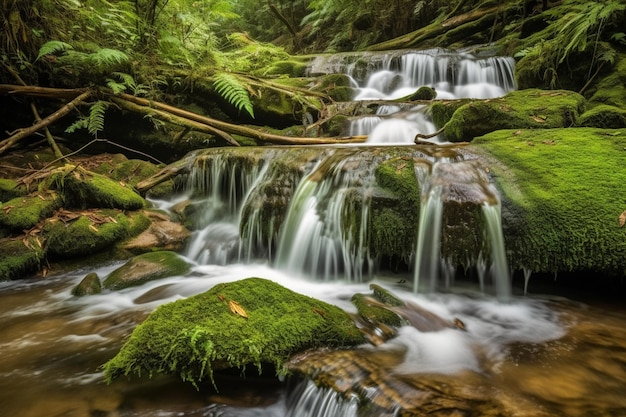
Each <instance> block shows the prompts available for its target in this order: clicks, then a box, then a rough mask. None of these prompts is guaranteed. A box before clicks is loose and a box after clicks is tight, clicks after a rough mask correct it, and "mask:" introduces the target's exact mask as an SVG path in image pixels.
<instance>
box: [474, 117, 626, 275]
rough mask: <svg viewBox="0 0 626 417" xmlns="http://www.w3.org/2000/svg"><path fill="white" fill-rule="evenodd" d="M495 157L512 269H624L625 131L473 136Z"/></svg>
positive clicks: (480, 147)
mask: <svg viewBox="0 0 626 417" xmlns="http://www.w3.org/2000/svg"><path fill="white" fill-rule="evenodd" d="M473 144H476V145H477V147H476V149H478V150H482V151H484V152H486V153H487V154H488V155H491V156H493V157H495V159H496V160H498V161H499V163H496V164H494V166H493V167H492V172H493V174H494V175H495V178H496V181H497V183H498V185H499V186H500V188H501V189H502V194H503V205H504V206H503V223H504V225H503V226H504V227H505V239H506V247H507V250H508V251H509V253H510V255H509V260H510V263H511V264H512V266H513V267H515V268H519V267H527V268H529V269H531V270H532V271H537V272H558V271H595V272H597V273H607V274H618V275H619V274H621V275H622V276H623V274H624V272H625V271H626V257H625V256H624V254H625V253H626V228H623V227H620V226H619V223H618V218H619V216H620V215H621V213H623V212H624V210H626V199H625V196H626V169H624V167H625V166H626V129H620V130H602V129H592V128H572V129H551V130H523V131H510V130H508V131H507V130H504V131H498V132H493V133H490V134H488V135H485V136H484V137H481V138H477V139H476V140H475V141H474V142H473Z"/></svg>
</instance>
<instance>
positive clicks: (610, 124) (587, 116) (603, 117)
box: [578, 89, 626, 129]
mask: <svg viewBox="0 0 626 417" xmlns="http://www.w3.org/2000/svg"><path fill="white" fill-rule="evenodd" d="M624 93H625V94H626V89H625V90H624ZM578 124H579V125H580V126H585V127H600V128H604V129H618V128H623V127H626V110H624V109H623V108H620V107H616V106H611V105H608V104H600V105H598V106H595V107H593V108H592V109H590V110H588V111H586V112H585V113H583V114H582V116H580V120H579V123H578Z"/></svg>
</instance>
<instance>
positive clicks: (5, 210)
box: [0, 191, 62, 232]
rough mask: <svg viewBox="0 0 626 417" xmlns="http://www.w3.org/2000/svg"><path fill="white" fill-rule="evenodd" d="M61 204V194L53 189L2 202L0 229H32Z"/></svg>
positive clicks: (0, 204)
mask: <svg viewBox="0 0 626 417" xmlns="http://www.w3.org/2000/svg"><path fill="white" fill-rule="evenodd" d="M61 205H62V200H61V197H60V196H59V194H57V193H56V192H51V191H48V192H46V191H42V192H40V193H37V194H35V195H30V196H22V197H16V198H14V199H12V200H9V201H7V202H6V203H4V204H2V203H0V229H2V228H6V229H8V230H9V231H11V232H21V231H23V230H28V229H31V228H32V227H34V226H35V225H36V224H37V223H39V222H40V221H41V220H43V219H45V218H47V217H49V216H50V215H51V214H52V213H53V212H54V211H55V210H56V209H58V208H60V207H61Z"/></svg>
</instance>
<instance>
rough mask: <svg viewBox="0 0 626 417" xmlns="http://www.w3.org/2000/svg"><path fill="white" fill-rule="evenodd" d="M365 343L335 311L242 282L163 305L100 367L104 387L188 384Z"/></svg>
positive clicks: (272, 286) (264, 284)
mask: <svg viewBox="0 0 626 417" xmlns="http://www.w3.org/2000/svg"><path fill="white" fill-rule="evenodd" d="M362 341H363V338H362V336H361V334H360V332H359V331H358V329H357V328H356V326H355V325H354V323H353V321H352V319H351V318H350V316H349V315H348V314H347V313H345V312H344V311H343V310H341V309H339V308H338V307H335V306H332V305H329V304H327V303H324V302H322V301H318V300H315V299H313V298H310V297H307V296H304V295H300V294H297V293H295V292H293V291H291V290H288V289H286V288H284V287H282V286H280V285H278V284H276V283H274V282H272V281H269V280H266V279H261V278H248V279H244V280H240V281H236V282H232V283H226V284H218V285H216V286H215V287H213V288H212V289H210V290H209V291H207V292H204V293H202V294H199V295H196V296H193V297H189V298H187V299H184V300H179V301H176V302H173V303H170V304H166V305H163V306H161V307H159V308H158V309H157V310H156V311H154V312H153V313H152V314H151V315H150V316H149V317H148V318H147V319H146V321H145V322H144V323H142V324H141V325H139V326H138V327H137V328H136V329H135V330H134V331H133V334H132V335H131V337H130V339H129V340H128V342H127V343H126V344H125V345H124V346H123V347H122V349H121V350H120V352H119V353H118V354H117V355H116V356H115V357H114V358H113V359H111V360H110V361H109V362H107V363H106V364H105V365H104V375H105V377H106V379H107V381H108V382H112V381H113V380H114V379H116V378H118V377H120V376H122V375H131V374H135V375H137V376H141V375H149V376H152V375H153V374H156V373H174V374H179V375H180V377H181V378H182V379H183V380H185V381H190V382H192V383H194V384H197V383H199V382H200V381H202V380H204V379H207V378H212V375H213V371H214V370H216V369H222V368H230V367H236V368H241V369H243V370H245V368H246V367H247V366H248V365H253V366H256V367H257V368H258V369H259V371H261V370H262V366H263V364H270V365H274V366H275V367H276V370H277V372H284V370H283V369H282V365H283V363H284V362H285V361H286V360H287V358H288V357H289V356H290V355H291V354H293V353H296V352H299V351H303V350H305V349H308V348H314V347H321V346H331V347H339V346H350V345H355V344H358V343H361V342H362Z"/></svg>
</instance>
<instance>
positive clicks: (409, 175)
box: [370, 155, 420, 261]
mask: <svg viewBox="0 0 626 417" xmlns="http://www.w3.org/2000/svg"><path fill="white" fill-rule="evenodd" d="M375 176H376V181H377V184H378V186H379V187H380V190H379V191H378V192H377V193H375V194H374V195H373V197H372V208H371V210H372V220H371V232H370V234H371V237H370V250H371V252H372V254H373V255H374V256H383V257H395V256H398V257H399V258H400V259H402V260H404V261H407V260H408V259H409V258H410V257H411V254H412V252H413V246H414V244H415V236H416V232H417V224H418V222H419V209H420V189H419V183H418V182H417V177H416V176H415V165H414V162H413V156H412V155H410V156H397V157H392V158H390V159H389V160H387V161H384V162H382V163H381V164H380V165H378V167H377V168H376V172H375Z"/></svg>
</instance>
